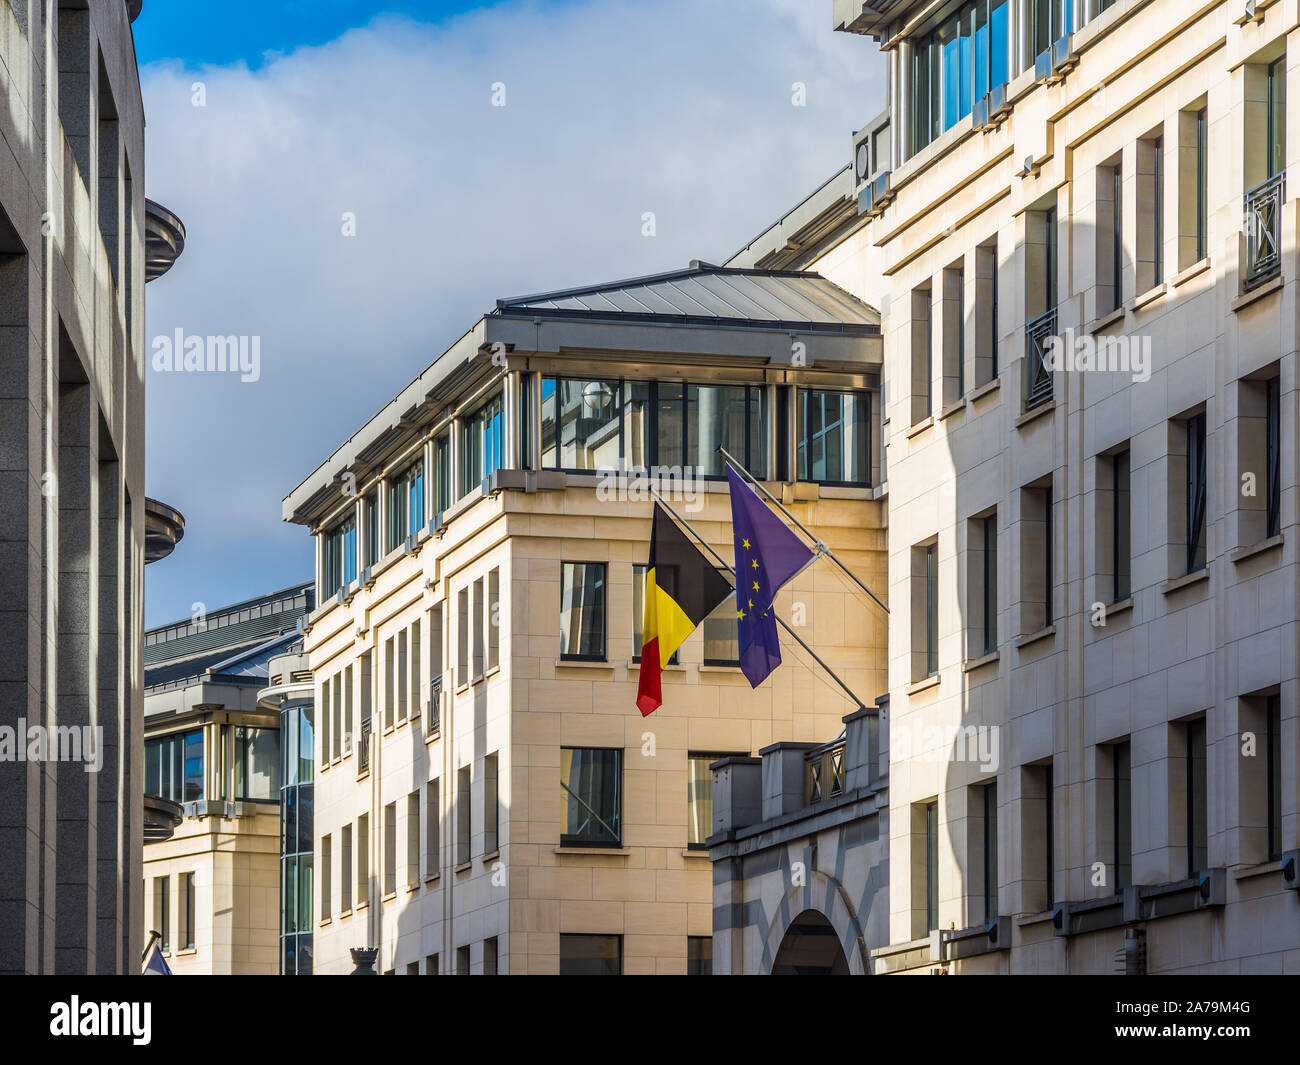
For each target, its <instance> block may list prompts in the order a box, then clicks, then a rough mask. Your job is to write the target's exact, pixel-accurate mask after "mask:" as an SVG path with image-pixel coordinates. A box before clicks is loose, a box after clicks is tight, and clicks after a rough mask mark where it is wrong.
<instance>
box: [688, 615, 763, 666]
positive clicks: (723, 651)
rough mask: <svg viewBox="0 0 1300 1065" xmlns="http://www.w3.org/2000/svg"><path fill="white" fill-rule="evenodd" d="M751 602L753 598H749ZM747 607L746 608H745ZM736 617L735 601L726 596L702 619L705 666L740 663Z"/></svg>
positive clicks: (737, 664)
mask: <svg viewBox="0 0 1300 1065" xmlns="http://www.w3.org/2000/svg"><path fill="white" fill-rule="evenodd" d="M750 602H751V603H752V602H753V600H750ZM746 609H748V608H746ZM738 625H739V622H738V620H737V618H736V601H735V600H734V599H731V598H728V599H727V601H726V602H724V603H722V604H721V605H719V606H717V607H715V608H714V610H713V613H711V614H710V615H709V616H708V617H706V618H705V619H704V624H703V626H701V627H702V628H703V630H704V664H705V665H706V666H739V665H740V630H739V628H738Z"/></svg>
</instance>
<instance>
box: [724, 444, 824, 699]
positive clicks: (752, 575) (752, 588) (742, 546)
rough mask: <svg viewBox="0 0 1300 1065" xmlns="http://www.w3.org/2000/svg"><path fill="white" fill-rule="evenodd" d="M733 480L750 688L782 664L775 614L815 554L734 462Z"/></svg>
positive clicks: (744, 665)
mask: <svg viewBox="0 0 1300 1065" xmlns="http://www.w3.org/2000/svg"><path fill="white" fill-rule="evenodd" d="M727 482H728V485H729V487H730V489H731V529H732V536H733V537H734V538H735V545H736V631H737V635H738V637H739V645H740V668H741V671H742V672H743V673H744V674H745V679H746V680H748V681H749V685H750V687H751V688H757V687H758V686H759V685H760V684H762V683H763V681H764V680H766V679H767V677H768V676H769V675H770V674H771V673H772V671H773V670H774V669H776V667H777V666H779V665H780V664H781V641H780V636H779V634H778V632H777V629H776V615H775V614H773V613H772V603H773V601H774V600H775V599H776V593H777V592H778V591H780V589H781V586H782V585H783V584H785V583H786V581H788V580H790V578H791V577H793V576H794V575H795V574H796V573H798V572H799V571H800V570H801V569H803V568H804V566H806V565H808V563H809V562H811V561H812V560H813V557H814V556H813V553H812V551H811V550H810V549H809V548H808V546H807V545H806V544H805V543H804V542H803V541H802V540H800V539H799V538H798V537H797V536H796V535H795V534H794V533H792V532H791V531H790V530H789V529H788V528H786V526H785V523H784V522H782V521H781V519H780V518H778V517H777V516H776V515H775V514H773V513H772V511H771V510H770V509H769V508H768V506H767V504H766V503H764V502H763V501H762V500H761V499H759V498H758V495H757V493H755V492H754V490H753V489H752V488H750V487H749V485H747V484H745V482H744V481H743V480H742V479H741V477H740V474H738V473H737V472H736V471H735V470H734V469H733V468H732V467H730V466H728V467H727Z"/></svg>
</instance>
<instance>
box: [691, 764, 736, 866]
mask: <svg viewBox="0 0 1300 1065" xmlns="http://www.w3.org/2000/svg"><path fill="white" fill-rule="evenodd" d="M726 757H727V755H725V754H691V755H688V756H687V760H686V764H687V773H686V846H687V847H688V848H689V849H690V850H703V849H704V841H705V840H706V839H708V838H709V837H710V836H711V835H713V770H711V769H710V768H709V766H711V765H712V764H713V763H714V762H716V761H717V760H718V759H719V758H726Z"/></svg>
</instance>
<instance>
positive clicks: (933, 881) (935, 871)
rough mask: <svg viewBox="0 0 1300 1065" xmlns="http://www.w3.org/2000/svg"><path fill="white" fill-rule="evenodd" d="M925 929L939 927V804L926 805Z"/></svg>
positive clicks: (930, 929)
mask: <svg viewBox="0 0 1300 1065" xmlns="http://www.w3.org/2000/svg"><path fill="white" fill-rule="evenodd" d="M925 922H926V923H925V927H926V930H927V931H930V932H933V931H934V930H935V929H936V928H938V927H939V804H938V803H937V802H931V803H926V805H925Z"/></svg>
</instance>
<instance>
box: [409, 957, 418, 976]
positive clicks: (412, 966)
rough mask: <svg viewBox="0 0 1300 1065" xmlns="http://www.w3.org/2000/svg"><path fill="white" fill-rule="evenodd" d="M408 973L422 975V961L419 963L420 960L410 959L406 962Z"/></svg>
mask: <svg viewBox="0 0 1300 1065" xmlns="http://www.w3.org/2000/svg"><path fill="white" fill-rule="evenodd" d="M406 975H407V976H419V975H420V963H419V962H418V961H408V962H407V963H406Z"/></svg>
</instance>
